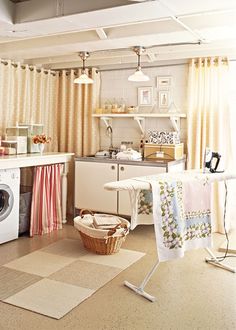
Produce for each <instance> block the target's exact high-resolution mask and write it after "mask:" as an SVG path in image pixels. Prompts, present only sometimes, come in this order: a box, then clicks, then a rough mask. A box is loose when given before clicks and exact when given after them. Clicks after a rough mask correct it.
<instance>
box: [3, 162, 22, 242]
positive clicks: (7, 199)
mask: <svg viewBox="0 0 236 330" xmlns="http://www.w3.org/2000/svg"><path fill="white" fill-rule="evenodd" d="M19 197H20V169H19V168H14V169H4V170H0V244H1V243H5V242H8V241H11V240H13V239H16V238H18V232H19Z"/></svg>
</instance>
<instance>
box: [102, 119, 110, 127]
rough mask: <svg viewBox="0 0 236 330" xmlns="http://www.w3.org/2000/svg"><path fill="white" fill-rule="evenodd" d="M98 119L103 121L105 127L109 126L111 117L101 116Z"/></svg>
mask: <svg viewBox="0 0 236 330" xmlns="http://www.w3.org/2000/svg"><path fill="white" fill-rule="evenodd" d="M100 119H101V120H102V121H103V122H104V124H105V125H106V127H108V126H111V118H110V117H101V118H100Z"/></svg>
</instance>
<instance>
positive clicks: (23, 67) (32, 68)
mask: <svg viewBox="0 0 236 330" xmlns="http://www.w3.org/2000/svg"><path fill="white" fill-rule="evenodd" d="M0 63H1V64H4V65H8V64H10V65H12V66H13V67H14V68H17V67H18V66H19V64H17V63H9V62H8V61H4V60H1V62H0ZM20 68H21V69H23V70H25V69H26V65H23V64H21V65H20ZM34 69H35V67H34V66H29V70H30V71H33V70H34ZM36 72H38V73H40V72H43V73H45V74H48V73H50V74H51V75H52V76H53V77H55V76H56V75H57V73H56V71H50V70H46V69H37V68H36Z"/></svg>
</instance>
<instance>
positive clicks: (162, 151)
mask: <svg viewBox="0 0 236 330" xmlns="http://www.w3.org/2000/svg"><path fill="white" fill-rule="evenodd" d="M183 156H184V144H183V143H178V144H153V143H145V145H144V158H146V159H165V160H174V159H175V160H176V159H182V158H183Z"/></svg>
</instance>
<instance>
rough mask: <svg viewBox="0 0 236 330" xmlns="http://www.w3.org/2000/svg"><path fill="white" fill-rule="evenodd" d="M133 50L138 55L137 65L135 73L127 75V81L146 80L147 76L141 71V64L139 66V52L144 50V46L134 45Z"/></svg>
mask: <svg viewBox="0 0 236 330" xmlns="http://www.w3.org/2000/svg"><path fill="white" fill-rule="evenodd" d="M133 50H134V52H135V53H136V54H137V55H138V66H137V69H136V71H135V73H133V74H132V75H131V76H129V77H128V80H129V81H137V82H138V81H148V80H149V77H148V76H147V75H145V74H144V73H143V71H142V70H141V66H140V56H141V54H142V53H143V52H144V50H145V49H144V48H143V47H139V46H137V47H134V49H133Z"/></svg>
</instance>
